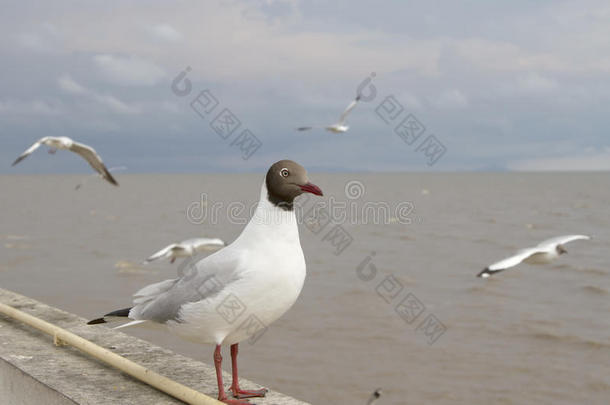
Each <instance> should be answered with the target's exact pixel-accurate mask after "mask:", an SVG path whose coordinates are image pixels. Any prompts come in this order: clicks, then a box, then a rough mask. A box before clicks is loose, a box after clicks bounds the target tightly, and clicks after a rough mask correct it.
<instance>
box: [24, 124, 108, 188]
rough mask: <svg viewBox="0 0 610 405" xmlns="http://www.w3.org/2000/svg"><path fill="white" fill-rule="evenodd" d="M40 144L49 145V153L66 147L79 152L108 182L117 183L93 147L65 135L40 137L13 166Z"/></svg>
mask: <svg viewBox="0 0 610 405" xmlns="http://www.w3.org/2000/svg"><path fill="white" fill-rule="evenodd" d="M40 145H47V146H48V147H50V148H51V149H49V153H51V154H54V153H55V152H56V151H57V149H66V150H70V151H72V152H74V153H77V154H79V155H80V156H81V157H82V158H83V159H85V160H86V161H87V163H89V165H90V166H91V167H92V168H93V169H94V170H95V171H96V172H98V173H99V174H100V175H101V176H102V177H103V178H104V179H106V180H108V182H109V183H111V184H114V185H115V186H118V185H119V183H117V181H116V180H115V179H114V177H112V175H111V174H110V172H109V171H108V169H106V166H105V165H104V162H102V158H101V157H100V156H99V155H98V154H97V153H96V152H95V149H93V148H92V147H91V146H87V145H85V144H82V143H78V142H75V141H73V140H72V139H70V138H68V137H67V136H60V137H54V136H45V137H44V138H40V139H39V140H37V141H36V142H35V143H34V144H33V145H32V146H30V147H29V149H27V150H26V151H25V152H23V153H22V154H21V156H19V157H18V158H17V159H16V160H15V161H14V162H13V166H15V165H16V164H17V163H19V162H21V161H22V160H23V159H25V158H26V157H28V156H29V155H30V154H31V153H32V152H34V151H35V150H36V149H38V148H39V147H40Z"/></svg>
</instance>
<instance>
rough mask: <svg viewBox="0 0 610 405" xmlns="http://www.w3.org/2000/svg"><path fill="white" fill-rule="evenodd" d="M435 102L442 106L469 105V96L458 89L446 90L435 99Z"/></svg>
mask: <svg viewBox="0 0 610 405" xmlns="http://www.w3.org/2000/svg"><path fill="white" fill-rule="evenodd" d="M434 104H435V105H436V106H437V107H440V108H465V107H468V104H469V102H468V97H466V95H464V93H462V92H461V91H459V90H457V89H451V90H446V91H444V92H443V93H441V95H440V96H439V97H438V98H437V99H436V100H435V102H434Z"/></svg>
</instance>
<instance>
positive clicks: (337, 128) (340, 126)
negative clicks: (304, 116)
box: [297, 94, 360, 134]
mask: <svg viewBox="0 0 610 405" xmlns="http://www.w3.org/2000/svg"><path fill="white" fill-rule="evenodd" d="M358 101H360V94H358V95H357V96H356V98H355V99H354V101H352V102H351V103H350V104H349V105H348V106H347V108H346V109H345V111H343V114H341V117H339V122H337V123H335V124H332V125H329V126H326V127H322V128H324V129H325V130H327V131H330V132H334V133H335V134H339V133H343V132H347V130H348V129H349V126H347V124H346V123H345V119H346V118H347V115H348V114H349V113H350V112H351V111H352V110H353V109H354V107H356V104H358ZM312 128H314V127H300V128H297V131H308V130H310V129H312Z"/></svg>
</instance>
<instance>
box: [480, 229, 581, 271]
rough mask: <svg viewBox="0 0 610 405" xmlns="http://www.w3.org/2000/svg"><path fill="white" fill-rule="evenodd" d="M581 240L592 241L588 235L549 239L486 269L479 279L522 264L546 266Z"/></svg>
mask: <svg viewBox="0 0 610 405" xmlns="http://www.w3.org/2000/svg"><path fill="white" fill-rule="evenodd" d="M579 239H591V237H590V236H587V235H565V236H557V237H556V238H552V239H547V240H545V241H543V242H540V243H539V244H538V245H537V246H535V247H532V248H527V249H522V250H519V251H518V252H517V253H516V254H515V255H514V256H511V257H508V258H506V259H504V260H500V261H499V262H497V263H494V264H492V265H491V266H489V267H487V268H485V269H484V270H483V271H482V272H480V273H479V274H477V277H483V278H487V277H489V276H491V275H492V274H495V273H499V272H501V271H503V270H506V269H508V268H511V267H514V266H516V265H518V264H519V263H521V262H525V263H529V264H545V263H550V262H551V261H553V260H554V259H556V258H558V257H559V256H560V255H562V254H564V253H568V251H567V250H566V249H565V247H564V246H563V245H564V244H566V243H568V242H572V241H574V240H579Z"/></svg>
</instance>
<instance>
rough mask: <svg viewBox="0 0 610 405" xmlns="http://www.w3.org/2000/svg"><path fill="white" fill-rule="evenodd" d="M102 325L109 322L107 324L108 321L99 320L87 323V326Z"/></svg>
mask: <svg viewBox="0 0 610 405" xmlns="http://www.w3.org/2000/svg"><path fill="white" fill-rule="evenodd" d="M100 323H107V322H106V320H104V318H97V319H94V320H92V321H89V322H87V325H98V324H100Z"/></svg>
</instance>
